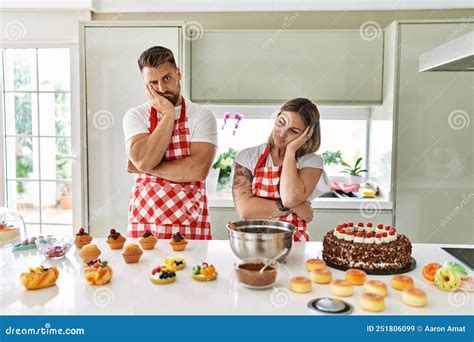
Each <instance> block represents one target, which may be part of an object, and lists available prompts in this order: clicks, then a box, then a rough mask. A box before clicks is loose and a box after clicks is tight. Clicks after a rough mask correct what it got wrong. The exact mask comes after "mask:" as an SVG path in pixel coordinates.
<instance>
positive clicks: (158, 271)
mask: <svg viewBox="0 0 474 342" xmlns="http://www.w3.org/2000/svg"><path fill="white" fill-rule="evenodd" d="M150 280H151V282H152V283H153V284H157V285H164V284H171V283H174V282H175V280H176V270H175V269H174V268H173V267H168V266H164V265H163V266H158V267H155V268H154V269H153V270H152V271H151V276H150Z"/></svg>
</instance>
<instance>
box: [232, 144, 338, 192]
mask: <svg viewBox="0 0 474 342" xmlns="http://www.w3.org/2000/svg"><path fill="white" fill-rule="evenodd" d="M266 146H267V144H266V143H264V144H261V145H258V146H255V147H250V148H246V149H245V150H242V151H240V152H239V153H238V154H237V156H236V157H235V162H236V163H237V164H239V165H242V166H243V167H245V168H247V169H249V170H250V172H251V173H252V175H253V170H254V169H255V165H257V161H258V158H260V156H261V155H262V154H263V152H264V151H265V148H266ZM265 166H274V164H273V160H272V158H271V156H270V155H268V157H267V160H266V164H265ZM305 167H312V168H316V169H322V170H323V172H322V174H321V178H320V179H319V182H318V184H316V187H315V188H314V190H313V192H312V193H311V195H310V196H309V198H308V200H309V201H312V200H313V199H315V198H316V197H319V196H321V195H322V194H325V193H326V192H330V191H331V189H330V187H329V180H328V177H327V175H326V172H324V168H323V158H322V157H321V156H320V155H318V154H316V153H309V154H306V155H304V156H302V157H301V158H298V160H297V161H296V168H297V169H303V168H305Z"/></svg>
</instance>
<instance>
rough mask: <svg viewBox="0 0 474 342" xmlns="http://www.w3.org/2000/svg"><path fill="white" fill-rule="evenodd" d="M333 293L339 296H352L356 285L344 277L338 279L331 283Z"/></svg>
mask: <svg viewBox="0 0 474 342" xmlns="http://www.w3.org/2000/svg"><path fill="white" fill-rule="evenodd" d="M331 293H332V294H333V295H335V296H339V297H350V296H352V294H353V293H354V286H352V284H351V283H350V282H348V281H347V280H344V279H336V280H334V281H333V282H332V283H331Z"/></svg>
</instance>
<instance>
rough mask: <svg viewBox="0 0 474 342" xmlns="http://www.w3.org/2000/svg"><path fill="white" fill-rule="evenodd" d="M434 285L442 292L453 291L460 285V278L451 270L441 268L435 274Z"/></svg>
mask: <svg viewBox="0 0 474 342" xmlns="http://www.w3.org/2000/svg"><path fill="white" fill-rule="evenodd" d="M434 282H435V285H436V287H437V288H438V289H440V290H443V291H448V292H449V291H454V290H456V289H457V288H458V287H459V285H460V284H461V278H460V277H459V275H458V273H457V272H456V271H454V270H453V269H451V268H448V267H441V268H440V269H439V270H437V271H436V273H435V279H434Z"/></svg>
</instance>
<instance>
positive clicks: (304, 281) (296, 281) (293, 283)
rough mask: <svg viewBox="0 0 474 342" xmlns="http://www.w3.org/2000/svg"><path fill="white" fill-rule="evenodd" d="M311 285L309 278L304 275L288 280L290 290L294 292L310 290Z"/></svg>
mask: <svg viewBox="0 0 474 342" xmlns="http://www.w3.org/2000/svg"><path fill="white" fill-rule="evenodd" d="M312 288H313V286H312V284H311V280H309V279H308V278H306V277H294V278H292V279H291V280H290V290H291V291H293V292H296V293H307V292H311V290H312Z"/></svg>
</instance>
